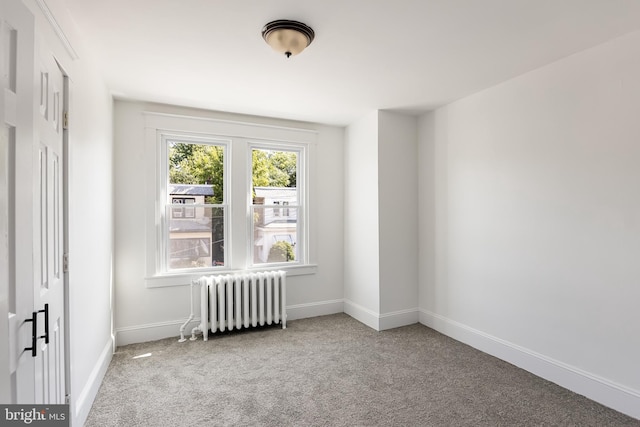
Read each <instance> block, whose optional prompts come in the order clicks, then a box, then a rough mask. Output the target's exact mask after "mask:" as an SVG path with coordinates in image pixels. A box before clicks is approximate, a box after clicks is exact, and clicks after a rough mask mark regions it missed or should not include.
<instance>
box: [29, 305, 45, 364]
mask: <svg viewBox="0 0 640 427" xmlns="http://www.w3.org/2000/svg"><path fill="white" fill-rule="evenodd" d="M39 313H44V335H40V336H38V314H39ZM25 322H31V347H25V348H24V350H25V351H27V350H31V357H36V356H37V355H38V350H37V345H36V344H37V343H38V339H40V338H44V342H45V343H46V344H49V304H45V305H44V309H43V310H38V311H34V312H33V313H31V319H26V320H25Z"/></svg>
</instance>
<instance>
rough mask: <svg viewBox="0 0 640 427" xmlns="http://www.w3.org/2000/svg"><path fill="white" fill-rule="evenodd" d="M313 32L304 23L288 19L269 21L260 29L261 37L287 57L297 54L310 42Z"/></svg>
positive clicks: (313, 35)
mask: <svg viewBox="0 0 640 427" xmlns="http://www.w3.org/2000/svg"><path fill="white" fill-rule="evenodd" d="M314 37H315V33H314V32H313V30H312V29H311V27H309V26H308V25H306V24H303V23H302V22H298V21H289V20H288V19H278V20H277V21H271V22H269V23H268V24H267V25H265V26H264V28H263V29H262V38H263V39H264V41H266V42H267V44H268V45H269V46H271V47H272V48H273V50H275V51H276V52H280V53H284V54H285V56H286V57H287V58H289V57H290V56H291V55H297V54H299V53H300V52H302V51H303V50H304V49H305V48H306V47H307V46H309V45H310V44H311V42H312V41H313V38H314Z"/></svg>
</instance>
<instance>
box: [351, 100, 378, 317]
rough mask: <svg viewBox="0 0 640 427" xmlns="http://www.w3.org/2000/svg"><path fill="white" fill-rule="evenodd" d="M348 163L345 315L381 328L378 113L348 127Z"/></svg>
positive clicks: (373, 113) (375, 112)
mask: <svg viewBox="0 0 640 427" xmlns="http://www.w3.org/2000/svg"><path fill="white" fill-rule="evenodd" d="M344 161H345V179H344V204H345V206H344V229H345V233H344V298H345V312H346V313H348V314H349V315H351V316H353V317H354V318H356V319H358V320H360V321H361V322H363V323H365V324H367V325H369V326H371V327H372V328H375V329H378V316H379V314H380V291H379V287H380V277H379V270H380V266H379V256H380V254H379V228H378V224H379V220H378V111H374V112H372V113H370V114H368V115H367V116H365V117H363V118H361V119H360V120H358V121H357V122H355V123H353V124H351V125H349V127H347V131H346V141H345V147H344Z"/></svg>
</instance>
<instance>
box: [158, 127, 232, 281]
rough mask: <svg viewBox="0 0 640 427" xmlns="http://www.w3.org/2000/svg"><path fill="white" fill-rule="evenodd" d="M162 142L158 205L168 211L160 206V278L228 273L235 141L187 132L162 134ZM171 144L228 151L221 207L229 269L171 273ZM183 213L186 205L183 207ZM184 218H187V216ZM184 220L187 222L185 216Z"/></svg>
mask: <svg viewBox="0 0 640 427" xmlns="http://www.w3.org/2000/svg"><path fill="white" fill-rule="evenodd" d="M159 139H160V152H161V157H160V168H159V169H160V177H159V181H158V187H157V188H158V201H160V202H161V201H164V209H163V207H162V205H161V204H160V203H158V206H159V207H160V209H159V211H160V212H159V216H160V218H159V220H160V221H159V226H158V242H162V244H161V245H159V247H158V249H157V256H158V259H157V272H158V273H160V274H181V273H182V274H184V273H189V274H191V273H198V272H200V273H204V272H207V271H209V270H213V271H215V270H224V269H225V267H226V264H227V259H228V258H227V242H228V238H229V236H230V230H231V224H230V223H229V209H230V203H229V181H230V179H229V175H230V168H229V160H228V158H229V157H230V156H229V153H230V152H231V140H230V139H228V138H222V137H218V136H216V135H193V134H189V133H186V132H184V133H183V132H179V133H177V132H161V133H160V134H159ZM170 142H181V143H186V144H201V145H217V146H221V147H224V158H223V168H224V176H223V187H224V194H223V195H222V200H223V203H222V204H220V205H216V206H220V207H223V208H224V243H225V254H224V260H225V266H211V267H201V268H189V269H169V266H168V259H169V253H168V251H169V248H170V246H171V244H170V242H169V240H170V239H169V237H170V236H169V235H170V233H169V221H170V220H171V217H170V212H169V211H170V210H171V209H172V206H171V205H172V203H171V202H170V200H169V198H170V197H169V190H168V187H169V143H170ZM208 206H210V205H208V204H204V205H200V204H192V205H189V207H191V208H193V209H195V208H198V207H208ZM180 207H182V208H183V209H184V208H185V207H186V205H181V206H180ZM183 215H184V214H183ZM183 218H186V217H184V216H183Z"/></svg>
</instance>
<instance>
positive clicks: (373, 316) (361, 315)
mask: <svg viewBox="0 0 640 427" xmlns="http://www.w3.org/2000/svg"><path fill="white" fill-rule="evenodd" d="M344 312H345V313H347V314H348V315H349V316H351V317H353V318H354V319H356V320H357V321H359V322H361V323H364V324H365V325H367V326H368V327H370V328H372V329H375V330H376V331H379V330H380V315H379V314H378V313H376V312H375V311H373V310H369V309H368V308H365V307H363V306H361V305H359V304H356V303H355V302H353V301H350V300H348V299H345V300H344Z"/></svg>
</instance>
